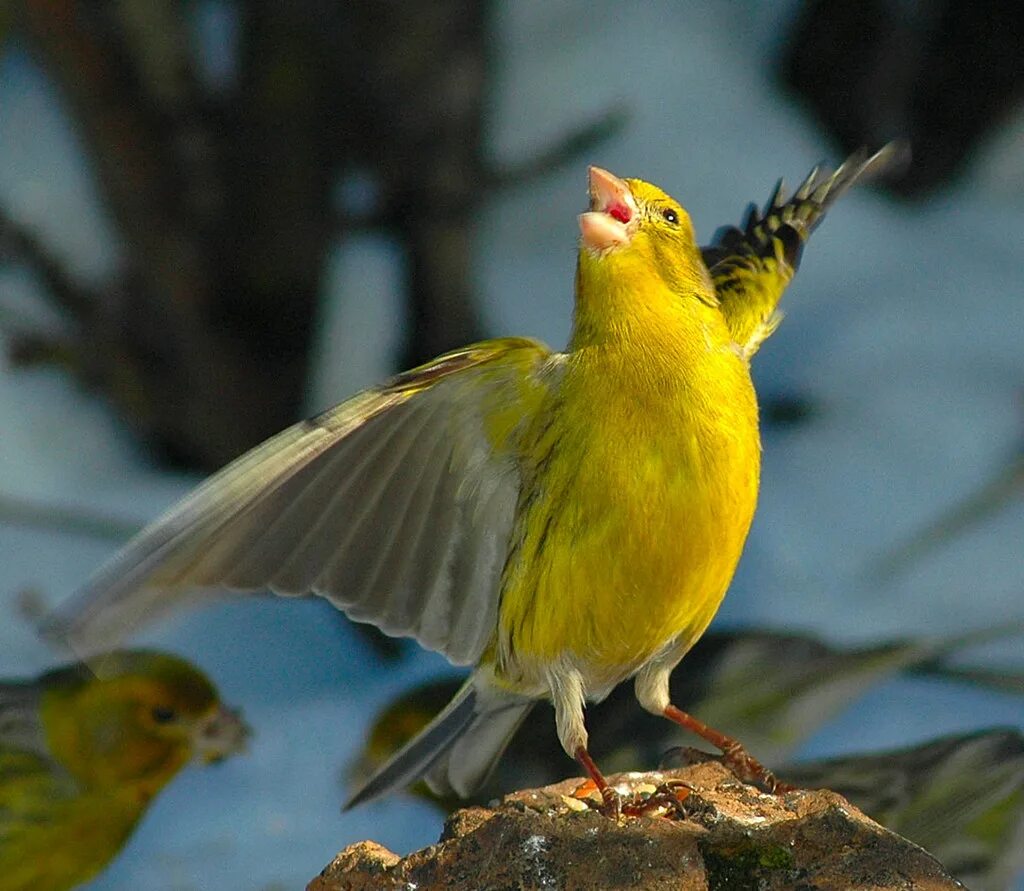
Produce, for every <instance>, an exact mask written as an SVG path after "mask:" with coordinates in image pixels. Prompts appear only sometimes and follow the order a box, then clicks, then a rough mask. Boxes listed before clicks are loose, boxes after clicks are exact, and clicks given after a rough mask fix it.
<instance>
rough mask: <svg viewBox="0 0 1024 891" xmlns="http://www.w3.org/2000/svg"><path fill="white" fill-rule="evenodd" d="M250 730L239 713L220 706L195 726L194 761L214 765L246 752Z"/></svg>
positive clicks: (250, 734)
mask: <svg viewBox="0 0 1024 891" xmlns="http://www.w3.org/2000/svg"><path fill="white" fill-rule="evenodd" d="M251 736H252V728H250V727H249V725H248V724H246V723H245V721H243V720H242V715H241V713H240V712H238V711H235V709H231V708H228V707H227V706H224V705H221V706H220V707H218V708H217V709H216V710H215V711H213V712H211V713H210V714H209V715H207V716H206V717H205V718H203V719H202V720H201V721H200V722H199V724H198V725H197V726H196V729H195V733H194V735H193V740H192V742H193V746H194V750H195V753H196V759H197V760H198V761H200V762H201V763H203V764H216V763H217V762H218V761H223V760H224V759H225V758H227V757H228V756H229V755H235V754H238V753H240V752H245V751H247V749H248V747H247V743H248V741H249V738H250V737H251Z"/></svg>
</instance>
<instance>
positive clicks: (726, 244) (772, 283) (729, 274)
mask: <svg viewBox="0 0 1024 891" xmlns="http://www.w3.org/2000/svg"><path fill="white" fill-rule="evenodd" d="M908 158H909V150H908V148H907V145H906V143H902V142H891V143H889V144H888V145H886V146H884V147H883V148H881V149H880V150H879V151H877V152H875V153H874V154H873V155H869V154H868V153H867V152H866V151H864V150H863V149H862V150H860V151H858V152H856V153H854V154H853V155H851V156H850V157H849V158H847V160H846V161H845V162H844V163H843V164H841V165H840V166H839V167H838V168H837V169H836V170H835V171H834V172H833V171H830V170H828V169H822V168H820V167H815V168H814V169H813V170H812V171H811V172H810V173H809V174H808V176H807V178H806V179H805V180H804V181H803V183H802V184H801V185H800V187H799V188H798V189H797V191H796V192H795V193H794V195H793V196H792V197H791V198H789V199H787V198H786V188H785V183H784V182H783V181H782V180H781V179H780V180H779V182H778V183H777V184H776V186H775V190H774V192H773V193H772V196H771V198H769V199H768V203H767V204H766V205H765V208H764V211H763V212H762V211H761V210H759V209H758V208H757V207H756V206H755V205H751V206H750V207H749V208H748V210H747V213H746V216H745V218H744V221H743V224H742V227H740V228H737V227H736V226H725V227H723V228H721V229H719V230H718V231H717V232H716V233H715V236H714V239H713V240H712V243H711V244H710V245H709V246H708V247H705V248H702V249H701V253H702V254H703V257H704V263H705V265H706V266H707V267H708V271H709V272H710V273H711V279H712V281H713V282H714V285H715V291H716V292H717V294H718V299H719V302H720V305H721V308H722V314H723V315H724V316H725V320H726V324H727V325H728V326H729V330H730V332H731V333H732V337H733V340H734V341H735V342H736V343H737V344H738V345H739V347H740V348H741V350H742V351H743V353H744V355H745V356H747V357H749V356H752V355H753V354H754V353H756V352H757V349H758V347H760V345H761V343H762V342H763V341H764V339H765V338H766V337H768V336H769V335H770V334H771V333H772V332H773V331H774V330H775V328H776V327H777V326H778V324H779V322H780V321H781V320H782V316H781V314H780V313H779V312H778V311H777V307H778V305H779V301H780V300H781V298H782V294H783V292H784V291H785V290H786V286H787V285H788V284H789V283H790V281H791V280H792V278H793V276H794V274H795V273H796V270H797V267H798V266H799V265H800V256H801V254H802V252H803V247H804V244H805V243H806V242H807V240H808V239H809V238H810V236H811V233H812V232H813V231H814V230H815V229H816V228H817V226H818V225H819V224H820V223H821V221H822V220H823V219H824V218H825V214H826V213H827V212H828V209H829V208H830V207H831V206H832V205H833V204H834V203H835V202H836V200H837V199H838V198H839V197H840V196H841V195H843V194H844V193H845V192H846V191H847V190H848V189H849V188H850V187H851V186H853V185H854V184H855V183H857V182H861V181H864V180H866V179H868V178H873V177H877V176H879V175H882V174H884V173H888V172H890V171H892V170H894V169H897V168H899V167H901V166H902V165H904V164H905V163H906V161H907V159H908Z"/></svg>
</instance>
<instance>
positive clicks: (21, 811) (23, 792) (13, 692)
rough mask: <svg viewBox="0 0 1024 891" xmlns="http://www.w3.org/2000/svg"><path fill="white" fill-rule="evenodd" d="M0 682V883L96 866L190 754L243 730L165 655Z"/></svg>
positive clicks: (57, 877) (201, 679) (44, 889)
mask: <svg viewBox="0 0 1024 891" xmlns="http://www.w3.org/2000/svg"><path fill="white" fill-rule="evenodd" d="M103 667H104V676H103V678H102V679H100V678H97V677H96V676H95V675H93V673H92V672H91V671H90V670H89V669H88V668H86V667H84V666H82V665H73V666H69V667H66V668H59V669H56V670H54V671H50V672H48V673H46V674H44V675H43V676H42V677H41V678H39V679H38V680H35V681H29V682H0V891H63V889H66V888H74V887H75V886H77V885H79V884H81V883H82V882H85V881H87V880H88V879H90V878H92V877H93V876H94V875H96V874H97V873H98V872H99V871H100V870H101V869H103V867H105V866H106V865H107V863H109V862H110V860H111V859H112V858H113V857H114V855H116V854H117V852H118V851H119V850H120V849H121V846H122V845H124V843H125V842H126V841H127V840H128V837H129V836H130V835H131V832H132V830H133V829H134V827H135V824H136V823H137V822H138V821H139V818H140V817H142V815H143V814H144V813H145V811H146V808H147V807H148V806H149V804H150V802H151V801H152V800H153V798H154V797H155V796H156V795H157V794H158V793H159V792H160V790H161V789H163V787H164V786H165V785H167V783H168V782H170V780H171V779H173V778H174V776H175V774H177V773H178V771H179V770H181V768H182V767H184V766H185V765H186V764H188V763H189V762H190V761H198V762H202V763H207V764H208V763H211V762H214V761H219V760H221V759H222V758H225V757H226V756H228V755H230V754H232V753H234V752H238V751H240V750H241V749H242V747H243V746H244V743H245V739H246V737H247V735H248V729H247V728H246V726H245V724H244V723H243V722H242V721H241V719H240V718H239V716H238V715H237V714H236V713H234V712H232V711H230V710H229V709H226V708H224V707H223V706H222V705H221V704H220V702H219V701H218V698H217V692H216V690H214V688H213V686H212V685H211V684H210V682H209V681H208V680H207V679H206V677H205V676H204V675H203V674H202V673H201V672H200V671H199V670H198V669H196V668H194V667H193V666H192V665H190V664H189V663H187V662H185V661H184V660H182V659H179V658H177V657H175V656H170V655H165V654H162V653H155V652H145V651H125V652H116V653H110V654H107V655H105V656H104V657H103Z"/></svg>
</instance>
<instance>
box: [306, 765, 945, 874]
mask: <svg viewBox="0 0 1024 891" xmlns="http://www.w3.org/2000/svg"><path fill="white" fill-rule="evenodd" d="M610 780H611V782H613V784H614V785H615V786H616V788H617V789H618V790H619V791H620V793H622V794H624V795H630V794H633V793H637V792H640V793H644V792H651V791H652V790H653V789H654V788H655V787H658V786H660V785H661V784H662V783H664V782H665V781H666V780H672V781H679V782H680V783H681V785H678V786H675V787H674V791H675V796H676V799H677V800H678V801H679V805H678V812H677V811H676V809H675V807H674V806H673V805H672V804H671V799H670V798H669V797H668V796H665V801H666V803H658V804H657V805H656V806H655V807H652V809H651V811H652V812H651V814H649V815H644V816H626V817H622V818H620V819H619V820H618V821H616V820H613V819H611V818H609V817H607V816H604V815H603V814H601V813H599V812H598V811H597V810H596V809H595V808H594V804H596V803H597V802H599V797H598V796H597V795H596V792H594V791H591V792H590V794H589V795H587V794H586V792H587V787H588V786H589V787H590V788H591V789H592V784H587V783H585V782H584V781H582V780H579V779H572V780H565V781H564V782H562V783H557V784H555V785H553V786H547V787H545V788H542V789H532V790H527V791H523V792H516V793H514V794H512V795H508V796H506V797H505V798H503V799H502V800H501V801H500V802H499V803H497V804H496V805H495V806H494V807H492V808H480V807H472V808H466V809H465V810H461V811H456V812H455V813H454V814H452V816H451V817H450V818H449V819H448V821H447V823H446V824H445V828H444V832H443V833H442V835H441V839H440V841H439V842H438V843H437V844H436V845H431V846H430V847H427V848H424V849H423V850H421V851H416V852H415V853H412V854H410V855H409V856H407V857H404V858H400V857H398V856H397V855H396V854H393V853H392V852H390V851H388V850H387V849H386V848H382V847H381V846H380V845H377V844H375V843H373V842H359V843H358V844H355V845H351V846H349V847H348V848H346V849H345V850H344V851H342V852H341V853H340V854H339V855H338V856H337V857H336V858H335V859H334V861H333V862H332V863H331V864H330V865H329V866H328V867H327V868H326V869H325V870H324V871H323V872H322V873H321V874H320V876H318V877H317V878H315V879H314V880H313V881H312V882H310V884H309V886H308V889H307V891H364V889H365V891H369V889H390V888H393V889H404V891H413V889H415V891H434V889H445V891H453V889H464V891H489V889H493V891H498V889H501V891H505V889H558V891H577V889H579V891H600V889H612V888H615V889H627V888H628V889H640V891H646V889H650V891H654V889H673V891H680V889H685V891H690V889H692V891H704V889H712V891H719V889H721V891H745V889H751V891H754V889H757V891H776V889H794V891H796V889H801V891H831V889H843V891H851V889H872V891H876V889H877V891H881V889H888V888H893V889H895V888H899V889H903V891H906V889H921V891H939V889H954V888H961V887H962V886H960V885H959V884H958V883H957V882H955V881H954V880H953V879H952V878H950V877H949V876H948V875H947V874H946V872H945V870H944V869H943V868H942V866H941V865H940V864H939V863H938V862H937V861H936V860H935V859H934V858H933V857H932V856H931V855H930V854H928V853H926V852H925V851H923V850H922V849H921V848H919V847H917V846H916V845H914V844H912V843H911V842H908V841H906V840H905V839H903V838H901V837H900V836H898V835H895V834H894V833H892V832H889V831H888V830H886V829H884V828H882V827H881V826H879V825H878V824H877V823H875V822H874V821H873V820H870V819H869V818H868V817H866V816H864V814H862V813H861V812H860V811H859V810H857V809H856V808H855V807H854V806H853V805H851V804H849V802H847V801H846V799H844V798H842V797H841V796H839V795H836V794H835V793H834V792H827V791H802V790H801V791H797V792H791V793H788V794H786V795H783V796H774V795H766V794H764V793H762V792H760V791H758V790H757V789H755V788H753V787H752V786H747V785H744V784H742V783H740V782H738V781H737V780H736V779H735V777H733V775H732V774H731V773H729V772H728V771H727V770H726V769H725V768H724V767H722V765H721V764H719V763H718V762H717V761H709V762H705V763H702V764H697V765H693V766H690V767H684V768H680V769H678V770H672V771H665V772H662V773H649V774H619V775H617V776H614V777H611V778H610ZM581 785H582V788H581ZM581 796H582V797H581ZM656 801H660V799H656Z"/></svg>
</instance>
